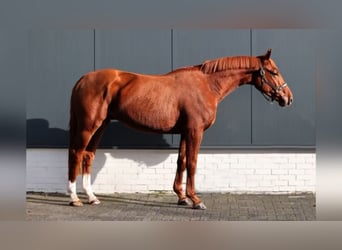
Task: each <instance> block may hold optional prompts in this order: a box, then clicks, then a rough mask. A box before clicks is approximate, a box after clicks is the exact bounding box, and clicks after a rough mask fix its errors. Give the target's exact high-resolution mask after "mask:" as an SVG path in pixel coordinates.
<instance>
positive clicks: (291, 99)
mask: <svg viewBox="0 0 342 250" xmlns="http://www.w3.org/2000/svg"><path fill="white" fill-rule="evenodd" d="M292 103H293V97H291V98H290V99H289V105H291V104H292Z"/></svg>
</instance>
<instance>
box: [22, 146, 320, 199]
mask: <svg viewBox="0 0 342 250" xmlns="http://www.w3.org/2000/svg"><path fill="white" fill-rule="evenodd" d="M67 156H68V154H67V150H66V149H27V151H26V164H27V166H26V169H27V174H26V189H27V191H38V192H40V191H43V192H62V193H64V192H66V186H67ZM176 162H177V150H122V149H113V150H102V149H99V150H98V151H97V154H96V158H95V161H94V165H93V173H92V183H93V189H94V191H95V192H97V193H115V192H127V193H134V192H142V193H145V192H151V191H172V185H173V180H174V176H175V171H176ZM315 168H316V160H315V153H302V152H299V153H293V152H291V153H287V152H281V153H274V152H267V150H265V151H264V152H262V153H260V152H259V151H258V153H251V152H246V153H244V152H242V153H240V152H239V153H237V152H236V151H230V150H218V151H217V152H216V151H214V150H201V153H200V154H199V157H198V167H197V173H196V185H197V186H196V189H197V190H198V191H199V192H238V193H239V192H315V178H316V176H315V174H316V171H315ZM77 181H78V183H77V188H78V190H79V191H82V188H81V187H82V185H81V178H80V177H78V180H77ZM184 182H185V178H184Z"/></svg>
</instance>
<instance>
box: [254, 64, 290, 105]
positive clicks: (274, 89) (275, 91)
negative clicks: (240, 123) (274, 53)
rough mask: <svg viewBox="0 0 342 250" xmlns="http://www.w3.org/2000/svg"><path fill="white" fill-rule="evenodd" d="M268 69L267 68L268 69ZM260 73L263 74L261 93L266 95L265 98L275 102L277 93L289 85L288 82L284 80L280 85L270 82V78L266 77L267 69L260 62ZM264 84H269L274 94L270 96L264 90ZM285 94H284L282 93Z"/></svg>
mask: <svg viewBox="0 0 342 250" xmlns="http://www.w3.org/2000/svg"><path fill="white" fill-rule="evenodd" d="M266 70H267V69H266ZM259 74H260V76H261V89H260V90H261V91H260V92H261V94H262V95H263V96H264V97H265V99H266V100H267V101H269V102H273V101H274V100H275V97H276V95H277V94H278V92H279V91H281V90H282V89H283V88H285V87H286V86H287V83H286V82H284V83H283V84H281V85H280V86H276V85H275V84H274V83H272V82H270V81H269V80H267V79H266V77H265V70H264V68H263V67H262V64H261V62H260V69H259ZM264 84H267V85H268V86H269V87H271V89H272V90H273V93H272V96H268V95H267V94H266V93H265V92H263V91H262V87H263V85H264ZM281 96H283V95H281Z"/></svg>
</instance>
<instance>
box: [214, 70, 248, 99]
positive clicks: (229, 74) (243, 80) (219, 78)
mask: <svg viewBox="0 0 342 250" xmlns="http://www.w3.org/2000/svg"><path fill="white" fill-rule="evenodd" d="M209 79H210V80H209V82H210V87H211V89H212V90H213V92H214V94H215V95H216V96H217V98H218V100H219V101H221V100H222V99H223V98H224V97H226V96H227V95H229V94H230V93H231V92H233V91H234V90H235V89H237V88H238V87H239V86H241V85H244V84H249V83H251V81H252V73H251V70H250V69H238V70H225V71H222V72H217V73H213V74H211V75H210V77H209Z"/></svg>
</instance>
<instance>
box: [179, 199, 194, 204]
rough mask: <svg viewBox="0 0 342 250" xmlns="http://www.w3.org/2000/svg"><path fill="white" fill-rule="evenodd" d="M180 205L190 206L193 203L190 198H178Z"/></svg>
mask: <svg viewBox="0 0 342 250" xmlns="http://www.w3.org/2000/svg"><path fill="white" fill-rule="evenodd" d="M178 205H180V206H189V205H191V203H190V201H189V200H188V199H186V198H185V199H182V200H178Z"/></svg>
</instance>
